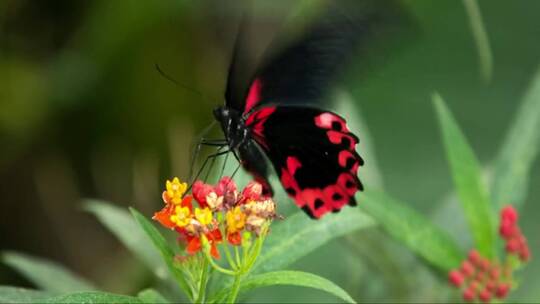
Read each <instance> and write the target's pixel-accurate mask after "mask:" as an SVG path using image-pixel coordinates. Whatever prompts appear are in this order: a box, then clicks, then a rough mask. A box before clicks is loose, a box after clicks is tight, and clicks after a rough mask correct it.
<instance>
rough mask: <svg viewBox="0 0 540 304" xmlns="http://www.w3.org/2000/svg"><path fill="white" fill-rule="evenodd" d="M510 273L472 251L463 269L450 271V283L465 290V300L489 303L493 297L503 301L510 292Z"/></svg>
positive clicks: (464, 262)
mask: <svg viewBox="0 0 540 304" xmlns="http://www.w3.org/2000/svg"><path fill="white" fill-rule="evenodd" d="M510 275H511V273H510V271H508V269H505V268H503V267H502V266H501V265H499V264H498V263H493V262H491V261H490V260H489V259H487V258H484V257H482V256H481V255H480V254H479V253H478V251H476V250H474V249H473V250H471V252H469V257H468V259H467V260H465V261H463V263H461V267H460V268H458V269H454V270H452V271H450V273H449V275H448V280H449V282H450V283H451V284H452V285H454V286H456V287H458V288H460V287H464V288H463V293H462V295H463V299H464V300H465V301H474V300H475V299H479V300H481V301H482V302H489V301H490V300H491V298H492V297H493V296H495V297H497V298H499V299H503V298H505V297H506V295H507V294H508V292H509V291H510Z"/></svg>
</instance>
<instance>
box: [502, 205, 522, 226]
mask: <svg viewBox="0 0 540 304" xmlns="http://www.w3.org/2000/svg"><path fill="white" fill-rule="evenodd" d="M501 220H502V221H508V222H509V223H510V224H511V225H514V224H515V223H516V222H517V220H518V213H517V211H516V209H514V207H513V206H512V205H508V206H506V207H504V208H503V209H502V210H501Z"/></svg>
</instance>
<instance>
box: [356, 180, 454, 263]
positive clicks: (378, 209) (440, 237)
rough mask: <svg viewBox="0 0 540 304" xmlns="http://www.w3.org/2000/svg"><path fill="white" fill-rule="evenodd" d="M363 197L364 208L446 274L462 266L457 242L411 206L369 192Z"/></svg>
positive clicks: (379, 193) (362, 205) (391, 232)
mask: <svg viewBox="0 0 540 304" xmlns="http://www.w3.org/2000/svg"><path fill="white" fill-rule="evenodd" d="M361 195H362V196H363V197H362V203H361V204H360V205H359V206H360V208H361V209H362V210H364V211H365V212H366V213H367V214H369V215H370V216H371V217H373V218H374V219H375V220H376V221H377V223H379V224H380V225H381V227H382V228H383V229H384V230H385V231H386V232H388V234H390V235H391V236H392V237H394V238H395V239H396V240H398V241H399V242H401V243H403V244H404V245H406V246H407V247H408V248H409V249H410V250H412V251H413V252H415V253H416V254H418V255H419V256H420V257H422V258H424V259H425V260H426V261H428V262H429V263H430V264H432V265H433V266H435V267H437V268H439V269H441V270H442V271H448V270H450V269H452V268H454V267H456V266H457V265H459V263H460V261H461V260H462V259H463V257H464V255H463V253H462V251H461V250H460V248H459V247H458V245H457V244H456V243H455V241H454V240H452V238H451V237H450V236H448V235H447V234H446V233H445V232H444V231H442V230H441V229H440V228H438V227H436V226H434V225H433V224H432V223H430V222H429V220H428V219H426V218H425V217H424V216H422V215H421V214H419V213H417V212H416V211H415V210H414V209H412V208H410V207H408V206H409V204H406V203H403V202H400V201H397V200H395V199H393V198H391V197H389V196H388V195H386V194H384V193H382V192H375V191H366V192H365V193H363V194H361ZM359 198H360V195H359Z"/></svg>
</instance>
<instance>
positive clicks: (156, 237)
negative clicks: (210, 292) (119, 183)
mask: <svg viewBox="0 0 540 304" xmlns="http://www.w3.org/2000/svg"><path fill="white" fill-rule="evenodd" d="M129 211H131V214H132V215H133V217H134V218H135V220H136V221H137V223H138V224H139V226H140V228H142V230H143V231H144V232H145V233H146V236H147V237H148V238H149V239H150V240H151V241H152V244H153V245H154V247H155V248H156V249H157V250H158V251H159V253H160V254H161V258H162V259H163V261H165V264H166V265H167V268H168V269H169V271H170V272H171V274H172V275H173V277H174V278H175V279H176V281H177V282H178V285H179V286H180V288H181V289H182V290H183V291H184V292H185V293H186V295H188V297H190V298H191V297H192V292H191V289H190V288H189V285H188V283H187V282H186V279H185V278H184V276H183V274H182V272H181V271H180V270H179V269H178V268H176V267H175V266H174V260H173V259H174V251H173V250H172V249H171V247H169V245H168V244H167V241H166V240H165V238H164V237H163V236H162V235H161V233H159V231H158V230H157V229H156V227H154V225H153V224H152V223H151V222H150V221H148V220H147V219H146V217H145V216H144V215H142V214H140V213H139V212H138V211H137V210H135V209H133V208H129Z"/></svg>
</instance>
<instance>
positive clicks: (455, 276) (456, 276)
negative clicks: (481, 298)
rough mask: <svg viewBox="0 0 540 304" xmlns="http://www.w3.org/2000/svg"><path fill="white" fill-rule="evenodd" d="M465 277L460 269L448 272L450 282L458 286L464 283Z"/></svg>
mask: <svg viewBox="0 0 540 304" xmlns="http://www.w3.org/2000/svg"><path fill="white" fill-rule="evenodd" d="M464 279H465V278H463V276H462V275H461V273H460V272H459V271H457V270H452V271H450V273H449V274H448V281H449V282H450V284H452V285H454V286H456V287H459V286H461V284H463V281H464Z"/></svg>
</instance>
